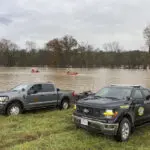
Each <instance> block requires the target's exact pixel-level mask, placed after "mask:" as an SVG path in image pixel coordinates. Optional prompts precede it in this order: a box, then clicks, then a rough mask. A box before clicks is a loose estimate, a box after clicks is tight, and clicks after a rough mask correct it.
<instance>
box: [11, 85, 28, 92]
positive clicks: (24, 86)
mask: <svg viewBox="0 0 150 150" xmlns="http://www.w3.org/2000/svg"><path fill="white" fill-rule="evenodd" d="M27 87H28V85H27V84H21V85H18V86H16V87H14V88H12V89H11V90H10V91H12V92H15V91H21V90H26V89H27Z"/></svg>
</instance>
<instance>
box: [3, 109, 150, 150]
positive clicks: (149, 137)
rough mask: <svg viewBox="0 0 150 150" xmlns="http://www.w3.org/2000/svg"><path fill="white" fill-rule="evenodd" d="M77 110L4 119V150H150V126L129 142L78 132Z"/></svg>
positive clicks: (136, 133) (142, 129) (82, 131)
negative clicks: (73, 118) (76, 124)
mask: <svg viewBox="0 0 150 150" xmlns="http://www.w3.org/2000/svg"><path fill="white" fill-rule="evenodd" d="M72 112H73V110H72V109H69V110H67V111H60V110H43V111H36V113H33V112H29V113H25V114H22V115H19V116H14V117H6V116H2V115H1V116H0V129H1V131H0V141H1V142H0V150H1V149H2V150H5V149H6V150H7V149H8V150H9V149H10V150H43V149H44V150H128V149H130V150H149V149H150V144H149V142H150V126H146V127H143V128H138V129H137V130H136V131H135V132H134V133H133V134H132V135H131V137H130V139H129V141H128V142H126V143H118V142H116V141H115V140H114V139H113V137H109V136H104V135H101V134H95V133H90V132H87V131H85V130H83V129H76V127H75V125H74V124H73V123H72V120H71V115H72Z"/></svg>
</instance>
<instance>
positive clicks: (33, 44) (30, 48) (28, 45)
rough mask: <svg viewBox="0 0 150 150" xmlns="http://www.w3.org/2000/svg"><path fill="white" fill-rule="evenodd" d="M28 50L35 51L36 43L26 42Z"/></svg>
mask: <svg viewBox="0 0 150 150" xmlns="http://www.w3.org/2000/svg"><path fill="white" fill-rule="evenodd" d="M25 45H26V49H27V50H28V51H31V50H35V49H36V43H35V42H32V41H26V44H25Z"/></svg>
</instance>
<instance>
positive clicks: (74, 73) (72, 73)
mask: <svg viewBox="0 0 150 150" xmlns="http://www.w3.org/2000/svg"><path fill="white" fill-rule="evenodd" d="M67 75H78V73H77V72H70V71H68V72H67Z"/></svg>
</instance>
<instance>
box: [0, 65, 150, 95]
mask: <svg viewBox="0 0 150 150" xmlns="http://www.w3.org/2000/svg"><path fill="white" fill-rule="evenodd" d="M31 69H32V68H28V67H27V68H17V67H12V68H5V67H0V91H5V90H8V89H10V88H12V87H14V86H16V85H18V84H21V83H32V82H53V83H55V84H56V86H57V87H58V88H60V89H67V90H68V89H71V90H75V91H76V92H82V91H87V90H92V91H94V92H96V91H97V90H99V89H100V88H102V87H103V86H107V85H110V84H140V85H143V86H145V87H148V88H150V70H124V69H105V68H101V69H73V71H76V72H78V73H79V74H78V75H77V76H71V75H67V74H66V69H56V68H38V69H39V71H40V72H39V73H31Z"/></svg>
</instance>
